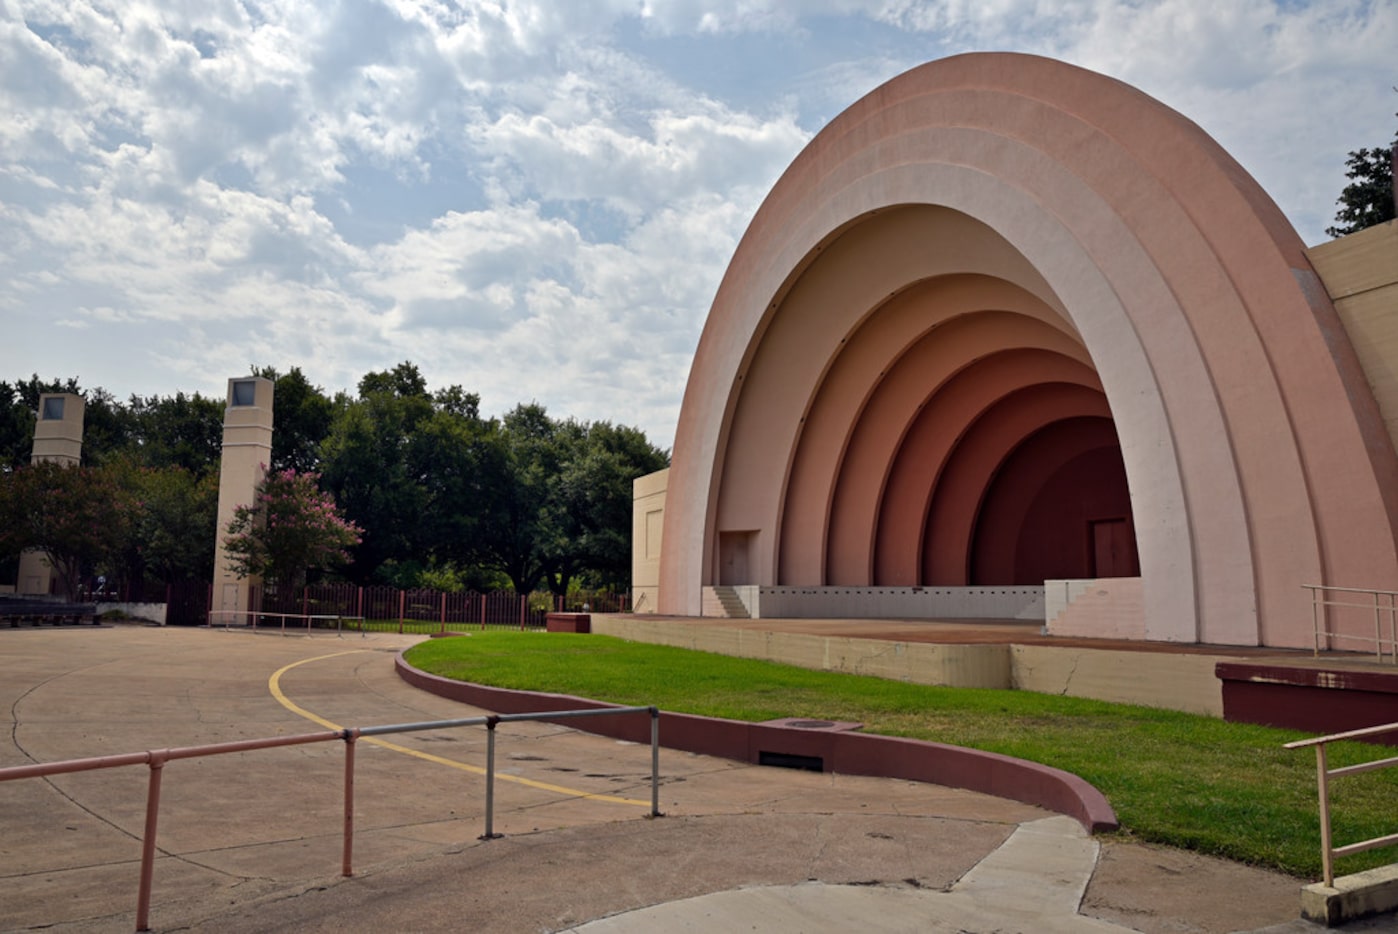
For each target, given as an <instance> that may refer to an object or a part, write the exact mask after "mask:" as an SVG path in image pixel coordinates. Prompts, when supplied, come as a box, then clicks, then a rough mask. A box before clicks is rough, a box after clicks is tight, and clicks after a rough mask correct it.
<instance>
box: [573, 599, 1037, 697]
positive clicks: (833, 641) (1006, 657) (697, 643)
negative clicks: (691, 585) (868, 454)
mask: <svg viewBox="0 0 1398 934" xmlns="http://www.w3.org/2000/svg"><path fill="white" fill-rule="evenodd" d="M592 631H593V632H596V633H601V634H602V635H608V636H616V637H617V638H619V639H630V640H631V641H633V642H649V643H653V644H656V645H673V646H676V647H678V648H682V649H694V650H697V651H700V652H715V653H717V654H719V655H732V656H736V657H738V658H757V659H761V660H763V661H769V662H780V663H782V664H784V665H799V666H800V667H802V668H814V669H816V670H818V671H839V672H843V673H845V674H852V675H872V676H874V677H876V678H889V679H891V680H894V681H908V682H911V683H913V684H930V685H945V686H948V687H960V688H1009V687H1011V686H1012V684H1013V679H1012V673H1011V670H1010V647H1009V646H1007V645H946V644H941V643H933V642H887V641H883V640H880V639H857V638H851V637H848V636H819V635H811V634H807V633H794V632H760V631H757V630H752V629H737V628H730V627H727V626H724V625H722V623H720V622H715V621H706V622H693V623H691V622H687V621H683V620H669V619H643V618H636V617H634V616H627V615H625V614H616V615H605V616H594V617H593V618H592Z"/></svg>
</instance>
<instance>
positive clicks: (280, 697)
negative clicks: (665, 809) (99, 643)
mask: <svg viewBox="0 0 1398 934" xmlns="http://www.w3.org/2000/svg"><path fill="white" fill-rule="evenodd" d="M367 651H369V650H368V649H350V650H349V651H347V652H332V653H331V654H329V655H317V656H316V657H315V658H303V659H301V661H299V662H292V663H291V664H290V665H284V666H282V667H281V668H278V669H277V670H276V671H274V672H272V677H270V678H268V679H267V690H269V691H271V692H272V696H273V697H275V698H276V699H277V703H279V704H281V705H282V706H283V707H285V708H286V709H287V710H290V711H291V712H292V713H294V714H296V715H297V716H298V717H305V718H306V719H307V720H310V721H311V722H312V723H318V724H320V725H321V726H323V727H325V728H326V729H327V730H343V729H344V727H343V726H341V725H340V724H338V723H335V722H333V721H330V720H327V719H325V718H324V717H322V716H320V715H318V714H314V713H311V712H310V711H309V710H307V709H306V708H304V707H302V706H301V705H300V704H298V703H296V702H295V701H293V700H292V699H291V698H289V697H287V696H286V694H285V693H283V691H282V675H284V674H286V673H287V672H288V671H290V670H291V669H293V668H299V667H300V666H302V665H309V664H310V663H311V662H323V661H325V660H326V659H328V658H339V657H340V656H341V655H357V654H359V653H360V652H367ZM356 742H360V743H370V744H372V745H374V746H381V747H382V748H384V749H391V750H393V751H394V752H401V753H403V755H405V756H413V757H414V758H417V759H424V760H426V761H428V762H435V763H437V764H438V765H445V766H447V767H448V768H453V769H460V770H461V771H463V772H470V773H471V774H473V775H484V774H485V769H483V768H481V767H480V766H478V765H467V764H466V763H465V762H457V761H456V760H455V759H447V758H444V757H442V756H434V755H433V754H432V753H430V752H422V751H420V750H417V749H409V748H408V747H407V746H400V745H398V744H397V743H390V742H388V741H387V740H382V739H379V738H377V737H374V736H365V737H361V738H360V739H358V740H356ZM495 778H496V780H497V781H502V782H514V783H515V784H517V785H527V786H528V787H530V788H538V789H540V790H541V791H551V792H554V793H555V794H560V795H567V796H568V797H570V798H590V799H591V800H593V801H610V802H612V803H613V804H636V805H640V806H642V807H647V808H648V807H650V802H649V801H639V800H637V799H635V798H619V797H616V796H614V795H601V794H596V793H595V792H591V791H582V790H581V789H578V788H568V787H565V786H563V785H551V784H549V783H548V782H536V781H534V779H532V778H520V777H519V776H518V775H501V774H500V773H499V772H496V773H495Z"/></svg>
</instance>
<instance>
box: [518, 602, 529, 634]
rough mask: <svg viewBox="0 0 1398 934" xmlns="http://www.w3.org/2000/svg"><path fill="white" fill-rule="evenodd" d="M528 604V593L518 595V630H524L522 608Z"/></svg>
mask: <svg viewBox="0 0 1398 934" xmlns="http://www.w3.org/2000/svg"><path fill="white" fill-rule="evenodd" d="M528 606H529V595H528V594H520V595H519V631H520V632H524V610H525V608H526V607H528Z"/></svg>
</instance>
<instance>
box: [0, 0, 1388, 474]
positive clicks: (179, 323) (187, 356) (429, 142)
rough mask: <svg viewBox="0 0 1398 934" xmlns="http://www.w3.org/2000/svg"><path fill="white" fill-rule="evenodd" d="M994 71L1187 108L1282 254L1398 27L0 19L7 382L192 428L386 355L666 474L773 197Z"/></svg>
mask: <svg viewBox="0 0 1398 934" xmlns="http://www.w3.org/2000/svg"><path fill="white" fill-rule="evenodd" d="M1001 50H1010V51H1023V52H1032V53H1036V54H1041V55H1047V56H1051V57H1054V58H1058V59H1062V60H1064V61H1067V62H1071V63H1073V64H1076V65H1081V66H1083V67H1086V68H1090V69H1092V70H1094V71H1098V72H1102V73H1104V74H1107V75H1110V76H1112V77H1115V78H1119V79H1121V80H1124V81H1126V82H1127V83H1129V84H1132V85H1134V86H1136V87H1137V88H1139V89H1141V90H1142V91H1144V92H1145V93H1147V94H1150V95H1152V96H1153V97H1155V98H1157V99H1159V100H1161V101H1163V102H1164V103H1165V104H1167V105H1169V106H1171V107H1173V108H1175V109H1176V110H1178V111H1180V112H1181V113H1183V114H1184V115H1185V116H1187V117H1189V118H1190V119H1192V120H1193V121H1194V122H1196V123H1197V124H1199V125H1200V126H1201V127H1203V128H1204V130H1205V131H1207V132H1208V133H1210V134H1211V135H1212V136H1213V137H1214V138H1215V139H1217V140H1218V141H1219V142H1220V143H1221V144H1222V145H1223V146H1224V148H1226V149H1227V150H1228V151H1229V152H1230V153H1231V154H1232V155H1233V156H1234V157H1235V158H1236V159H1237V160H1238V161H1239V162H1240V163H1242V165H1243V166H1244V168H1246V169H1247V170H1248V171H1249V172H1251V173H1252V175H1253V176H1254V177H1255V178H1256V179H1257V180H1258V181H1259V182H1260V183H1261V184H1262V186H1263V188H1264V189H1266V190H1267V192H1268V193H1269V194H1270V195H1271V196H1272V198H1273V199H1274V200H1275V201H1276V202H1277V203H1278V205H1279V206H1280V207H1281V209H1282V211H1283V212H1284V213H1285V214H1286V216H1287V217H1288V218H1290V220H1291V222H1292V224H1293V225H1295V227H1296V229H1297V231H1298V232H1299V234H1300V235H1301V238H1302V239H1303V240H1304V241H1305V242H1306V243H1308V244H1315V243H1319V242H1322V241H1324V240H1326V239H1328V238H1327V237H1326V235H1325V233H1324V231H1325V228H1326V227H1327V226H1328V225H1330V224H1331V223H1333V218H1334V211H1335V199H1336V197H1337V196H1338V195H1339V192H1340V191H1341V189H1342V188H1343V187H1344V185H1345V178H1344V171H1345V166H1344V162H1345V157H1346V155H1347V153H1348V152H1350V151H1351V150H1354V149H1358V148H1361V147H1375V146H1380V145H1386V144H1387V143H1388V142H1389V141H1390V140H1392V139H1393V135H1394V129H1395V126H1398V120H1396V119H1395V117H1394V112H1395V111H1398V92H1395V90H1394V87H1395V85H1398V0H1368V2H1365V0H1323V2H1315V3H1306V2H1300V0H1131V2H1120V0H934V2H919V0H882V2H857V0H801V2H799V3H798V2H794V0H714V2H706V0H671V2H665V0H596V2H588V0H541V2H506V0H474V2H471V0H466V2H456V0H343V2H333V0H315V2H297V0H100V2H98V0H0V379H8V380H15V379H24V378H27V377H28V376H29V375H30V374H34V373H37V374H38V375H39V376H40V377H42V378H45V379H49V378H66V377H70V376H75V377H77V378H78V379H79V381H80V383H81V384H82V386H83V387H84V388H89V389H90V388H93V387H98V386H100V387H102V388H104V389H106V390H107V391H109V392H111V393H112V394H113V395H115V396H116V397H117V398H118V399H122V400H125V399H127V398H128V397H129V396H131V395H132V394H139V395H142V396H151V395H173V394H174V393H176V392H181V391H182V392H185V393H194V392H199V393H203V394H205V395H212V396H214V397H215V398H220V399H221V398H223V395H224V391H225V386H226V381H227V379H228V378H229V377H234V376H242V375H245V374H247V373H248V372H249V371H250V368H251V367H253V366H258V367H262V366H273V367H276V368H277V369H278V370H280V371H282V372H285V371H286V370H288V369H290V368H291V367H293V366H299V367H300V368H301V370H302V371H303V372H304V373H305V374H306V376H307V377H308V378H309V379H310V380H311V381H312V382H313V383H315V384H316V385H318V386H320V387H322V388H323V389H324V390H325V391H327V392H330V393H333V392H335V391H337V390H341V389H346V390H351V391H352V390H353V389H354V387H355V385H356V383H357V382H358V380H359V378H360V377H361V376H363V375H364V374H365V373H367V372H370V371H372V370H383V369H388V368H391V367H393V366H394V365H396V364H398V363H400V362H402V361H405V360H410V361H412V362H413V363H415V364H416V365H417V366H418V367H419V368H420V369H421V371H422V373H423V375H424V376H425V377H426V379H427V381H428V384H429V387H430V388H433V389H436V388H441V387H445V386H448V385H452V384H459V385H461V386H463V387H464V388H465V389H467V390H468V391H472V392H477V393H479V394H480V396H481V409H482V412H483V413H484V414H487V415H500V414H503V413H504V412H506V411H508V410H509V409H510V408H512V407H514V406H515V405H516V404H517V403H520V402H531V401H533V402H539V403H542V404H543V405H545V406H546V407H547V408H548V411H549V412H550V414H552V415H554V416H555V417H559V418H567V417H573V418H578V419H580V420H585V421H597V420H606V421H611V422H614V423H620V424H626V425H632V426H636V427H639V428H641V429H643V430H644V431H645V432H646V434H647V436H648V437H649V439H650V440H651V442H652V443H654V444H656V445H658V446H660V447H662V448H668V447H669V446H670V445H671V444H672V441H673V438H674V430H675V422H676V420H677V418H678V415H679V407H680V400H681V397H682V395H683V392H684V384H685V380H686V378H687V376H688V372H689V364H690V360H691V358H692V356H693V353H694V349H695V347H696V346H697V344H698V340H699V335H700V331H701V329H702V328H703V324H704V318H705V316H706V314H707V312H708V308H709V304H710V302H711V301H712V299H713V296H714V293H715V291H716V289H717V288H718V284H719V281H720V279H721V278H722V276H723V272H724V269H725V268H726V266H727V263H728V261H729V259H730V258H731V257H732V253H733V250H734V248H735V246H736V244H737V242H738V239H739V238H740V237H741V236H742V233H743V231H744V229H745V228H746V226H747V224H748V222H749V221H750V219H751V218H752V215H753V213H754V212H755V211H756V209H757V207H758V205H759V204H760V203H761V201H762V199H763V197H765V195H766V194H767V192H768V191H769V190H770V188H771V186H772V185H773V183H774V182H775V181H776V179H777V177H778V175H780V173H781V172H782V171H783V170H784V169H785V168H786V166H787V165H788V164H789V163H790V162H791V160H792V159H794V158H795V156H796V155H797V154H798V153H799V152H800V151H801V149H802V147H804V146H805V145H806V143H807V142H809V141H810V139H811V138H812V137H813V136H814V135H815V134H816V133H817V132H818V131H819V130H820V128H821V127H822V126H823V125H824V124H825V123H826V122H828V121H829V120H831V119H833V118H834V117H836V116H837V115H838V114H839V113H840V112H841V111H843V110H844V109H845V108H846V107H848V106H849V105H850V104H852V103H854V102H855V101H856V100H858V99H859V98H860V97H862V96H863V95H865V94H867V93H868V92H869V91H871V90H873V89H874V88H875V87H877V86H878V85H880V84H882V83H883V82H885V81H887V80H889V79H891V78H893V77H895V76H897V75H898V74H901V73H902V72H904V71H906V70H908V69H909V68H912V67H914V66H916V65H919V64H921V63H923V62H926V61H930V60H933V59H937V58H942V57H945V56H947V55H953V54H957V53H961V52H967V51H1001Z"/></svg>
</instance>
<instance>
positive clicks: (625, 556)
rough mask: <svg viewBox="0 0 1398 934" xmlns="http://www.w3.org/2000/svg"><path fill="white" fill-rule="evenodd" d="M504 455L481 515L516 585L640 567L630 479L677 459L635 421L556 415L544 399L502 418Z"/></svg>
mask: <svg viewBox="0 0 1398 934" xmlns="http://www.w3.org/2000/svg"><path fill="white" fill-rule="evenodd" d="M499 443H500V446H501V448H502V449H503V464H502V465H501V466H500V468H499V469H498V475H499V477H500V480H499V481H498V484H497V486H496V487H495V488H494V491H493V496H492V497H491V506H490V509H489V511H488V513H487V514H486V515H485V516H484V517H483V518H482V522H481V527H482V538H483V541H484V544H485V546H486V549H487V550H486V554H487V560H488V562H489V563H490V565H491V566H492V567H494V568H496V569H498V570H499V571H501V572H502V573H504V574H506V575H507V576H508V577H509V578H510V580H511V581H512V582H513V584H514V587H515V589H516V590H517V591H521V592H523V591H527V590H530V589H532V588H533V587H534V586H535V585H536V584H538V583H539V582H540V580H543V581H545V582H546V583H547V585H548V588H549V590H550V591H552V592H553V593H555V594H559V595H562V594H566V593H567V592H568V588H569V587H570V586H571V584H572V583H573V581H574V580H576V579H580V578H587V579H589V580H590V581H592V582H594V583H596V584H599V585H602V586H625V583H626V581H627V580H628V579H629V577H630V571H631V545H630V542H631V481H632V480H634V479H635V478H636V477H639V476H641V475H643V474H647V473H651V472H652V471H655V470H659V469H660V468H662V467H664V466H665V465H666V463H668V456H667V455H666V454H665V452H663V451H661V450H659V449H657V448H655V447H654V446H653V445H651V444H650V443H649V442H648V441H646V438H645V435H644V434H643V433H642V432H640V431H638V430H637V429H634V428H628V427H626V426H613V425H612V424H611V423H610V422H596V423H591V424H589V423H580V422H576V421H573V420H571V419H570V420H567V421H561V422H560V421H556V420H554V419H552V418H550V417H549V416H548V413H547V412H546V411H545V409H544V407H543V406H541V405H539V404H537V403H530V404H527V405H519V406H516V407H515V408H514V409H513V410H512V411H510V412H509V413H508V414H506V415H505V417H504V418H503V419H502V420H501V427H500V432H499Z"/></svg>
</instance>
